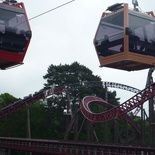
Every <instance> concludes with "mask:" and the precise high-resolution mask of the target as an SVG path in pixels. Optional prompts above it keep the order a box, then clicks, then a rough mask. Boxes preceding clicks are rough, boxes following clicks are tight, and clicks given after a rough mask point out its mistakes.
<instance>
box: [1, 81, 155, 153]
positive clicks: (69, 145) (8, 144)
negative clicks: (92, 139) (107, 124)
mask: <svg viewBox="0 0 155 155" xmlns="http://www.w3.org/2000/svg"><path fill="white" fill-rule="evenodd" d="M63 91H66V87H65V86H64V87H58V88H54V89H50V90H46V91H43V90H41V91H39V92H36V93H34V94H33V95H30V96H28V97H25V98H24V99H23V100H20V101H17V102H15V103H14V104H12V106H11V105H10V106H9V107H5V108H3V109H2V110H1V113H0V117H4V116H6V115H9V114H11V113H13V112H15V111H17V110H19V109H21V108H23V107H26V106H27V105H29V104H32V103H34V102H36V101H37V100H39V99H44V98H46V97H48V96H50V95H53V94H58V93H61V92H63ZM154 96H155V83H153V84H151V85H150V86H148V87H147V88H145V89H144V90H142V91H140V92H139V93H137V94H136V95H135V96H133V97H132V98H131V99H129V100H128V101H126V102H125V103H123V104H121V105H120V106H118V107H115V108H113V109H111V110H108V111H107V112H105V113H100V114H94V113H92V112H91V111H90V109H89V103H91V102H94V101H97V102H100V103H102V104H103V102H104V105H106V104H107V103H106V102H105V101H103V100H101V99H99V98H97V97H92V96H91V97H90V96H89V97H85V98H84V99H83V101H82V103H81V107H80V109H81V112H82V113H83V115H84V116H85V117H86V118H87V119H88V120H90V121H92V122H98V123H99V122H103V121H109V120H111V119H116V118H118V117H124V116H125V114H126V113H127V112H129V111H131V110H133V109H134V108H136V107H137V106H139V105H142V104H143V103H144V102H145V101H147V100H149V99H150V98H152V97H154ZM106 106H109V105H108V104H107V105H106ZM125 119H128V118H126V117H125ZM0 148H6V149H12V150H21V151H27V152H40V153H44V154H53V155H54V154H55V155H56V154H57V155H69V154H72V155H74V154H75V155H91V154H92V155H94V154H97V155H103V154H104V155H124V154H126V155H135V154H136V155H141V154H143V155H154V154H155V148H150V147H136V146H120V145H119V146H117V145H102V144H90V143H80V142H79V143H75V142H66V141H57V140H55V141H53V140H37V139H18V138H6V137H5V138H4V137H1V138H0Z"/></svg>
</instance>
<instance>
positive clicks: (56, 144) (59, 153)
mask: <svg viewBox="0 0 155 155" xmlns="http://www.w3.org/2000/svg"><path fill="white" fill-rule="evenodd" d="M0 148H6V149H12V150H20V151H25V152H36V153H42V154H52V155H154V154H155V148H151V147H141V146H137V147H136V146H123V145H103V144H99V143H97V144H95V143H81V142H66V141H57V140H43V139H22V138H5V137H0Z"/></svg>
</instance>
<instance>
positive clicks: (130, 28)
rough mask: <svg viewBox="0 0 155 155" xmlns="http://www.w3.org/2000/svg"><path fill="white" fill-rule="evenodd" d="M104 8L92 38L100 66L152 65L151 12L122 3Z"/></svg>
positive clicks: (139, 67)
mask: <svg viewBox="0 0 155 155" xmlns="http://www.w3.org/2000/svg"><path fill="white" fill-rule="evenodd" d="M107 11H109V12H104V13H103V14H102V16H101V20H100V22H99V26H98V28H97V32H96V34H95V38H94V46H95V49H96V53H97V56H98V59H99V62H100V66H101V67H104V66H105V67H110V68H114V69H120V70H126V71H134V70H142V69H147V68H151V67H155V18H154V17H155V16H154V13H153V12H149V13H142V12H139V11H138V10H137V9H136V10H130V9H128V4H123V3H121V4H115V5H112V6H110V7H108V9H107Z"/></svg>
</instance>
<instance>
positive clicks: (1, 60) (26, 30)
mask: <svg viewBox="0 0 155 155" xmlns="http://www.w3.org/2000/svg"><path fill="white" fill-rule="evenodd" d="M31 35H32V34H31V29H30V25H29V22H28V18H27V15H26V11H25V7H24V4H23V3H17V4H14V3H13V4H11V1H10V2H8V3H7V1H5V2H2V3H0V69H7V68H10V67H15V66H17V65H21V64H23V60H24V57H25V54H26V51H27V49H28V46H29V43H30V39H31Z"/></svg>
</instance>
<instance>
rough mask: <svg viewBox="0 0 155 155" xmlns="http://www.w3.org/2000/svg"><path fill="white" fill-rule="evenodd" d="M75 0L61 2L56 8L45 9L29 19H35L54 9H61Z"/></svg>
mask: <svg viewBox="0 0 155 155" xmlns="http://www.w3.org/2000/svg"><path fill="white" fill-rule="evenodd" d="M74 1H75V0H72V1H68V2H66V3H64V4H61V5H59V6H57V7H55V8H52V9H50V10H48V11H45V12H43V13H41V14H39V15H36V16H34V17H32V18H30V19H29V20H33V19H35V18H38V17H40V16H42V15H45V14H47V13H49V12H51V11H54V10H56V9H59V8H61V7H63V6H65V5H68V4H69V3H72V2H74Z"/></svg>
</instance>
